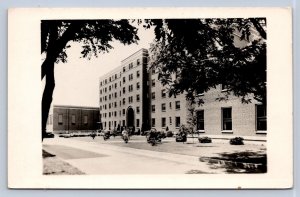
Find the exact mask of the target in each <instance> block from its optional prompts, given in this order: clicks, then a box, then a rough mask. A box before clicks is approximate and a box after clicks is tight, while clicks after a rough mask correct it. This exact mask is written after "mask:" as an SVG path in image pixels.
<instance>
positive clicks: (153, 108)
mask: <svg viewBox="0 0 300 197" xmlns="http://www.w3.org/2000/svg"><path fill="white" fill-rule="evenodd" d="M151 107H152V112H153V113H154V112H155V105H152V106H151Z"/></svg>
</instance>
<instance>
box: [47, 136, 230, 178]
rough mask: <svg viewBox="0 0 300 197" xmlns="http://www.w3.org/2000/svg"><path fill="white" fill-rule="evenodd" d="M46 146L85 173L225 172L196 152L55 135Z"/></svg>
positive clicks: (48, 140)
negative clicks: (179, 152)
mask: <svg viewBox="0 0 300 197" xmlns="http://www.w3.org/2000/svg"><path fill="white" fill-rule="evenodd" d="M111 143H113V142H111ZM132 143H139V142H138V141H137V142H132ZM43 148H44V149H45V150H46V151H48V152H50V153H52V154H55V155H56V156H57V157H59V158H60V159H62V160H64V161H66V162H68V163H69V164H71V165H72V166H74V167H76V168H78V169H79V170H80V171H82V172H84V173H86V174H118V175H119V174H186V173H192V172H197V173H224V169H211V168H210V166H208V164H207V163H205V162H199V157H196V156H190V155H182V154H174V153H166V152H156V151H151V150H142V149H134V148H129V147H120V146H114V145H111V144H109V143H99V142H97V141H95V142H94V141H92V142H86V141H80V140H76V139H74V138H58V137H56V138H54V139H46V140H45V141H44V142H43Z"/></svg>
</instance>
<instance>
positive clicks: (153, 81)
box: [151, 79, 155, 87]
mask: <svg viewBox="0 0 300 197" xmlns="http://www.w3.org/2000/svg"><path fill="white" fill-rule="evenodd" d="M151 84H152V87H155V79H152V83H151Z"/></svg>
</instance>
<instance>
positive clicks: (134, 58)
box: [99, 49, 267, 137]
mask: <svg viewBox="0 0 300 197" xmlns="http://www.w3.org/2000/svg"><path fill="white" fill-rule="evenodd" d="M147 60H148V51H147V50H146V49H141V50H139V51H137V52H136V53H134V54H132V55H131V56H129V57H128V58H126V59H124V60H123V61H122V62H121V66H119V67H117V68H116V69H114V70H113V71H111V72H109V73H107V74H105V75H104V76H102V77H100V81H99V88H100V89H99V91H100V92H99V93H100V94H99V95H100V100H99V106H100V118H101V123H102V125H103V129H105V130H110V129H118V128H120V127H122V126H127V127H132V128H134V129H150V128H156V129H157V130H166V128H168V129H169V130H170V131H174V132H177V131H178V130H179V127H180V126H181V125H183V124H184V125H187V124H188V118H189V117H190V116H191V114H190V113H191V112H190V110H188V109H189V108H194V113H193V116H194V117H195V118H196V124H195V130H197V131H199V132H200V133H204V134H205V135H215V136H217V135H218V136H224V137H228V136H259V137H260V136H262V137H264V136H265V134H266V133H267V117H266V107H265V106H262V105H261V104H260V103H258V102H256V101H255V100H253V102H252V103H249V104H243V103H242V102H241V99H240V98H238V97H235V96H232V95H229V97H228V99H226V100H223V101H216V98H218V97H220V96H222V95H223V94H224V92H226V91H227V90H226V89H224V88H222V86H221V85H219V86H217V87H216V88H214V89H210V90H209V91H208V92H205V93H203V94H202V95H199V97H201V98H202V99H203V100H204V104H203V105H201V106H198V105H194V106H193V107H191V105H190V104H189V103H188V102H187V101H186V99H185V95H184V94H180V95H176V98H174V97H171V98H169V97H168V92H167V90H166V89H165V87H163V86H162V84H161V83H160V82H159V80H158V73H157V72H155V71H154V70H148V68H147V66H148V65H147ZM174 77H175V76H174ZM142 127H143V128H142Z"/></svg>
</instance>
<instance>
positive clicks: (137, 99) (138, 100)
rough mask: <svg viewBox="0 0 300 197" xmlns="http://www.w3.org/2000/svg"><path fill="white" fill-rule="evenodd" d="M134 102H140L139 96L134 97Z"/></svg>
mask: <svg viewBox="0 0 300 197" xmlns="http://www.w3.org/2000/svg"><path fill="white" fill-rule="evenodd" d="M136 101H137V102H140V95H139V94H137V95H136Z"/></svg>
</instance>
